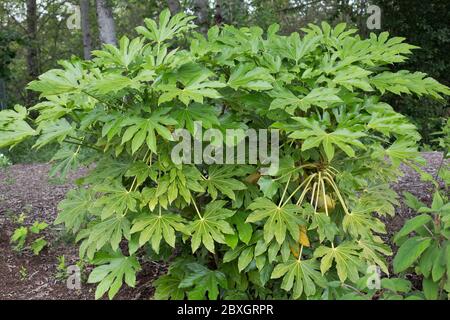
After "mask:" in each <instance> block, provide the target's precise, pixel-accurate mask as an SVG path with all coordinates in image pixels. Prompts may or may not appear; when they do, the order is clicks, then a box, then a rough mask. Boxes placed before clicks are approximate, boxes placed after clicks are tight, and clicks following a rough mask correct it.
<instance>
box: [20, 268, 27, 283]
mask: <svg viewBox="0 0 450 320" xmlns="http://www.w3.org/2000/svg"><path fill="white" fill-rule="evenodd" d="M19 276H20V281H25V280H27V279H28V270H27V268H26V267H25V266H20V269H19Z"/></svg>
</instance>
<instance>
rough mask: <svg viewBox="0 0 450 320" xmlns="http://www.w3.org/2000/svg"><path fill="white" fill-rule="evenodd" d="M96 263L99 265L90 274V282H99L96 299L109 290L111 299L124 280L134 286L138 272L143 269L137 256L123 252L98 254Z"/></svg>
mask: <svg viewBox="0 0 450 320" xmlns="http://www.w3.org/2000/svg"><path fill="white" fill-rule="evenodd" d="M94 264H96V265H99V266H98V267H96V268H95V269H94V270H92V272H91V273H90V274H89V278H88V283H99V284H98V285H97V289H96V290H95V299H100V298H101V297H102V296H103V295H104V294H105V293H106V292H107V291H108V297H109V299H112V298H114V296H115V295H116V294H117V292H118V291H119V289H120V288H121V287H122V284H123V282H124V281H125V283H126V284H127V285H128V286H130V287H134V286H135V284H136V273H137V272H138V271H139V270H140V269H141V267H140V265H139V262H138V260H137V259H136V257H134V256H129V257H126V256H124V255H122V253H121V252H116V253H114V254H113V255H108V254H98V255H97V256H96V257H95V259H94Z"/></svg>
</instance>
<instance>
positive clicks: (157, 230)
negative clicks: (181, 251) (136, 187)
mask: <svg viewBox="0 0 450 320" xmlns="http://www.w3.org/2000/svg"><path fill="white" fill-rule="evenodd" d="M183 222H184V219H183V218H182V217H181V216H180V215H178V214H172V213H167V212H164V213H163V212H161V214H160V215H156V214H142V215H141V216H139V217H138V218H136V219H135V220H134V221H133V226H132V227H131V230H130V233H132V234H133V233H136V232H140V234H139V246H142V245H143V244H144V243H146V242H148V241H150V243H151V245H152V248H153V250H155V252H156V253H159V245H160V242H161V239H163V238H164V240H165V241H166V243H167V244H169V245H170V246H171V247H172V248H175V239H176V235H175V231H181V232H184V233H187V231H186V228H185V226H184V224H183Z"/></svg>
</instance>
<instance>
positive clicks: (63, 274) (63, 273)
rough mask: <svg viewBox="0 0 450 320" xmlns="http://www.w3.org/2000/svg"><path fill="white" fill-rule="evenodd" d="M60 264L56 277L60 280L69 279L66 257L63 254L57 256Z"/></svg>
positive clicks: (57, 267)
mask: <svg viewBox="0 0 450 320" xmlns="http://www.w3.org/2000/svg"><path fill="white" fill-rule="evenodd" d="M57 260H58V264H57V265H56V275H55V278H56V279H58V280H65V279H67V265H66V257H65V256H64V255H61V256H59V257H57Z"/></svg>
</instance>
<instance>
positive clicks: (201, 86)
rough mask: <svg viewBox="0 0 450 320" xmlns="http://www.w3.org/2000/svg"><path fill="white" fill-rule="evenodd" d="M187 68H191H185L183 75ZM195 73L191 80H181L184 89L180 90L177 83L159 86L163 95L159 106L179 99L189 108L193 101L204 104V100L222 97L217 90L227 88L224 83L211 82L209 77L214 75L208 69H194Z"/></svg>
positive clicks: (159, 100)
mask: <svg viewBox="0 0 450 320" xmlns="http://www.w3.org/2000/svg"><path fill="white" fill-rule="evenodd" d="M187 68H191V67H190V66H185V67H184V68H183V69H181V70H179V72H180V73H181V72H183V71H184V70H186V69H187ZM194 72H195V73H194V74H193V75H192V77H191V78H190V79H186V80H185V81H183V78H180V80H181V82H182V84H183V88H179V86H177V84H176V82H175V83H172V84H168V85H159V86H158V89H159V90H161V91H162V92H163V93H162V94H161V95H160V96H159V99H158V104H162V103H164V102H167V101H172V100H173V99H175V98H178V99H179V100H180V101H181V102H183V103H184V104H185V105H186V106H187V105H189V103H190V102H191V101H195V102H197V103H201V104H202V103H203V100H204V98H213V99H217V98H220V97H221V95H220V93H219V92H218V91H217V90H216V89H218V88H223V87H225V86H226V85H225V84H224V83H222V82H220V81H212V80H209V77H211V76H212V75H213V74H212V73H211V71H209V70H207V69H202V68H196V67H194Z"/></svg>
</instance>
